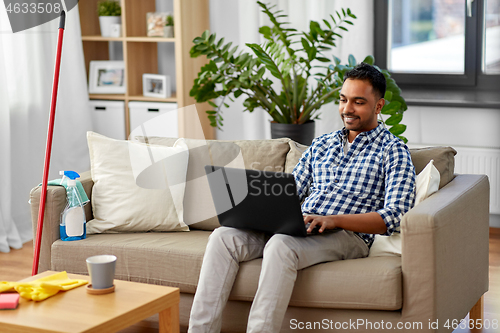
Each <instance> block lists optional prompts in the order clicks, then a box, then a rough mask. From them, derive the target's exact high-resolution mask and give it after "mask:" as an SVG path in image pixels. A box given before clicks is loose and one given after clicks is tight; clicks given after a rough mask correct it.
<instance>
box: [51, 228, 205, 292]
mask: <svg viewBox="0 0 500 333" xmlns="http://www.w3.org/2000/svg"><path fill="white" fill-rule="evenodd" d="M209 235H210V232H206V231H201V230H192V231H190V232H148V233H121V234H95V235H88V236H87V238H86V239H82V240H79V241H74V242H64V241H61V240H57V241H55V242H54V243H53V244H52V263H51V268H52V269H53V270H56V271H67V272H69V273H75V274H85V275H88V271H87V264H86V262H85V259H86V258H88V257H90V256H94V255H98V254H113V255H115V256H116V257H117V258H118V259H117V261H116V272H115V278H116V279H119V280H126V281H135V282H143V283H150V284H160V285H167V286H172V287H177V288H180V290H181V291H182V292H186V293H194V292H195V290H196V285H197V283H198V277H199V273H200V268H201V262H202V259H203V254H204V253H205V248H206V245H207V241H208V236H209Z"/></svg>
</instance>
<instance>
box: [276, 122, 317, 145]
mask: <svg viewBox="0 0 500 333" xmlns="http://www.w3.org/2000/svg"><path fill="white" fill-rule="evenodd" d="M314 128H315V123H314V120H310V121H308V122H306V123H305V124H301V125H297V124H280V123H275V122H271V138H272V139H278V138H283V137H286V138H290V139H292V140H293V141H296V142H298V143H301V144H303V145H307V146H310V145H311V143H312V140H313V139H314Z"/></svg>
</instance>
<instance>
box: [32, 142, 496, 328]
mask: <svg viewBox="0 0 500 333" xmlns="http://www.w3.org/2000/svg"><path fill="white" fill-rule="evenodd" d="M135 140H136V141H138V142H141V141H142V142H146V143H145V144H147V145H165V146H173V145H174V142H175V139H168V138H149V139H145V138H141V137H139V138H136V139H135ZM186 141H187V145H188V146H189V148H190V150H189V151H190V156H189V161H188V163H189V167H188V173H189V172H190V171H189V168H191V167H192V166H193V165H194V164H199V163H202V164H203V163H204V162H203V158H201V160H200V156H201V157H203V156H204V158H205V159H206V158H208V159H209V161H210V162H214V159H216V158H218V159H219V160H218V162H220V163H219V164H222V165H229V164H230V163H231V161H232V160H235V159H237V158H240V159H242V161H243V166H244V167H246V168H253V169H259V170H273V171H285V172H291V171H292V170H293V167H294V166H295V164H296V163H297V161H298V159H299V158H300V156H301V154H302V152H303V151H304V150H305V149H306V148H307V147H305V146H302V145H300V144H298V143H296V142H294V141H291V140H290V139H273V140H248V141H244V140H243V141H217V140H213V141H206V144H205V145H204V147H205V148H206V149H205V150H204V153H202V154H198V155H196V153H197V152H198V153H199V152H200V150H199V148H200V142H199V141H196V140H188V139H186ZM455 153H456V152H455V151H454V150H453V149H452V148H450V147H428V148H421V149H411V155H412V161H413V164H414V165H415V168H416V172H417V173H419V172H420V171H421V170H422V169H423V168H424V167H425V166H426V165H427V164H428V162H429V161H430V160H434V165H435V166H436V168H437V169H438V171H439V174H440V183H439V190H438V191H437V192H436V193H434V194H433V195H431V196H430V197H428V198H427V199H425V200H424V201H423V202H421V203H420V204H418V205H417V206H415V207H414V208H412V209H411V210H410V211H409V212H408V213H407V214H405V215H404V217H403V219H402V221H401V240H402V242H401V244H402V245H401V253H400V254H394V253H392V254H390V253H389V254H388V255H378V256H371V255H370V256H368V257H367V258H361V259H355V260H343V261H337V262H327V263H321V264H318V265H314V266H312V267H309V268H306V269H303V270H301V271H299V273H298V277H297V280H296V284H295V288H294V291H293V294H292V298H291V301H290V304H289V307H288V310H287V313H286V317H285V319H284V322H283V325H282V329H281V331H282V332H292V331H297V330H302V329H309V330H311V331H320V330H324V329H327V330H331V331H339V332H372V331H377V332H384V331H394V329H395V328H399V329H400V330H401V331H407V332H411V331H415V332H451V331H453V328H454V327H455V328H456V327H457V323H460V320H461V319H463V318H465V317H466V316H467V314H468V312H469V311H471V318H477V319H480V318H481V316H482V306H483V305H482V304H483V303H482V299H483V297H482V296H483V294H484V293H485V292H486V291H487V290H488V267H489V266H488V235H489V225H488V223H489V181H488V178H487V177H486V176H484V175H464V174H454V155H455ZM207 154H208V155H207ZM197 156H198V157H197ZM217 156H218V157H217ZM197 159H198V160H197ZM92 167H98V166H95V165H94V164H92ZM94 175H95V173H94ZM81 182H82V185H83V187H84V189H85V191H86V193H87V195H88V197H89V198H90V199H91V201H92V200H95V198H96V195H95V193H94V194H93V186H94V182H93V173H92V172H85V173H83V174H82V177H81ZM189 190H192V191H193V190H194V191H196V193H198V192H199V186H197V185H196V186H195V187H194V188H191V189H189V188H188V186H186V192H185V195H186V196H187V195H188V192H189ZM40 193H41V189H40V187H39V186H37V187H35V188H33V189H32V191H31V193H30V197H31V211H32V221H33V230H34V233H35V232H36V224H37V219H38V206H39V200H40ZM65 201H66V196H65V190H64V188H63V187H60V186H49V188H48V192H47V203H46V210H45V217H44V225H43V238H42V242H41V252H40V263H39V272H42V271H45V270H54V271H63V270H65V271H67V272H70V273H76V274H87V267H86V264H85V259H86V258H87V257H90V256H93V255H98V254H113V255H116V256H117V257H118V261H117V266H116V276H115V277H116V278H117V279H121V280H128V281H136V282H143V283H151V284H160V285H167V286H173V287H178V288H180V292H181V299H180V323H181V331H183V330H186V327H187V325H188V320H189V313H190V308H191V304H192V300H193V296H194V293H195V292H196V286H197V282H198V277H199V272H200V267H201V263H202V259H203V255H204V251H205V247H206V244H207V240H208V237H209V236H210V233H211V231H212V230H213V229H214V228H216V227H217V226H218V221H217V217H216V216H211V217H210V218H208V219H204V220H201V219H200V215H196V212H200V211H201V210H203V209H208V208H204V206H203V205H200V204H199V203H198V202H196V201H195V202H186V201H184V218H185V220H186V221H188V222H189V223H187V224H188V225H189V230H190V231H170V232H103V233H96V234H89V235H87V238H86V239H84V240H80V241H71V242H64V241H61V240H60V239H59V218H60V213H61V211H62V210H63V209H64V206H65ZM96 207H99V206H98V205H97V202H92V203H91V204H89V205H87V206H86V207H85V212H86V218H87V221H88V225H89V226H90V225H92V221H93V219H94V215H93V214H94V211H93V209H96ZM193 214H194V215H193ZM202 215H203V214H202ZM208 215H214V212H210V213H209V214H208ZM208 215H206V214H205V215H204V216H203V218H205V217H206V216H208ZM189 219H191V221H189ZM377 237H384V236H377ZM261 261H262V259H256V260H251V261H248V262H243V263H241V265H240V270H239V273H238V276H237V278H236V282H235V284H234V286H233V289H232V292H231V296H230V300H229V302H228V304H227V306H226V308H225V310H224V315H223V325H222V331H223V332H244V331H245V328H246V322H247V316H248V312H249V309H250V305H251V301H252V299H253V296H254V295H255V291H256V289H257V283H258V277H259V273H260V266H261ZM453 325H455V326H453Z"/></svg>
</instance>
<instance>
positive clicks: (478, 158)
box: [408, 144, 500, 214]
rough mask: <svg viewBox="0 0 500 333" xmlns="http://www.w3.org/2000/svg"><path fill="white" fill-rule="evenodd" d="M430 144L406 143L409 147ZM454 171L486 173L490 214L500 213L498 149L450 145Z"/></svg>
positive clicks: (499, 154) (499, 162)
mask: <svg viewBox="0 0 500 333" xmlns="http://www.w3.org/2000/svg"><path fill="white" fill-rule="evenodd" d="M429 146H432V145H420V144H418V145H414V144H408V147H410V148H423V147H429ZM452 147H453V149H455V150H456V151H457V154H456V155H455V173H460V174H481V175H487V176H488V178H489V180H490V214H500V149H490V148H471V147H460V146H452Z"/></svg>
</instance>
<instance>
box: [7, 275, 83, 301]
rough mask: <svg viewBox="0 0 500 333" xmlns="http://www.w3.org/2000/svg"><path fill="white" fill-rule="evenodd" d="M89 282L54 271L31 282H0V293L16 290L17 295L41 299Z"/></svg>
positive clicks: (36, 299)
mask: <svg viewBox="0 0 500 333" xmlns="http://www.w3.org/2000/svg"><path fill="white" fill-rule="evenodd" d="M87 283H89V282H88V281H87V280H77V279H70V278H69V277H68V273H66V272H60V273H55V274H52V275H49V276H46V277H43V278H39V279H37V280H34V281H31V282H6V281H2V282H0V293H1V292H5V291H14V290H15V291H17V292H18V293H19V296H21V297H22V298H24V299H27V300H33V301H43V300H44V299H47V298H49V297H51V296H54V295H55V294H57V293H58V292H59V291H60V290H63V291H66V290H70V289H73V288H76V287H79V286H83V285H85V284H87Z"/></svg>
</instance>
